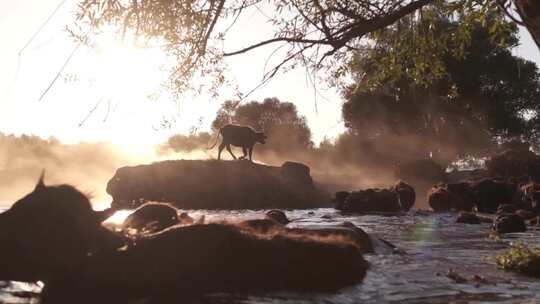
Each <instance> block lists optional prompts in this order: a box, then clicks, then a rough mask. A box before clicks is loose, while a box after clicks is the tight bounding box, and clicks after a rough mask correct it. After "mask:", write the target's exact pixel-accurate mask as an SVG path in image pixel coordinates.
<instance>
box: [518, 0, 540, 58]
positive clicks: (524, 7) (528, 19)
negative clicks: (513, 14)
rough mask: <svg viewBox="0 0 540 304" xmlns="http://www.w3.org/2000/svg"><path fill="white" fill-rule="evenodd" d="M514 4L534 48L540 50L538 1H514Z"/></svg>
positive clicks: (539, 10) (539, 2)
mask: <svg viewBox="0 0 540 304" xmlns="http://www.w3.org/2000/svg"><path fill="white" fill-rule="evenodd" d="M514 3H515V5H516V8H517V11H518V13H519V15H520V16H521V19H522V20H523V23H524V25H525V27H527V29H528V30H529V33H531V36H532V37H533V39H534V42H535V43H536V46H537V47H538V48H539V49H540V1H538V0H515V1H514Z"/></svg>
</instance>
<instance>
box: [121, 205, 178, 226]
mask: <svg viewBox="0 0 540 304" xmlns="http://www.w3.org/2000/svg"><path fill="white" fill-rule="evenodd" d="M178 223H179V220H178V210H177V209H176V208H174V207H172V206H171V205H169V204H163V203H146V204H144V205H142V206H141V207H139V208H137V209H136V210H135V211H134V212H133V213H132V214H130V215H129V216H128V217H127V218H126V219H125V220H124V223H123V224H122V228H123V229H124V230H128V229H134V230H136V231H137V232H140V233H155V232H157V231H160V230H163V229H165V228H168V227H171V226H173V225H176V224H178Z"/></svg>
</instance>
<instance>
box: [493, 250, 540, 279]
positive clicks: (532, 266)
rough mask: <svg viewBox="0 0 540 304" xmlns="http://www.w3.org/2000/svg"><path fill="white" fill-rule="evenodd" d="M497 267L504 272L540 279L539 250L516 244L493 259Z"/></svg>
mask: <svg viewBox="0 0 540 304" xmlns="http://www.w3.org/2000/svg"><path fill="white" fill-rule="evenodd" d="M495 261H496V262H497V266H498V267H499V268H501V269H504V270H510V271H515V272H519V273H522V274H526V275H530V276H535V277H540V248H529V247H527V246H525V245H523V244H522V243H518V244H516V245H515V246H514V247H513V248H511V249H510V250H508V251H507V252H505V253H503V254H501V255H499V256H497V257H495Z"/></svg>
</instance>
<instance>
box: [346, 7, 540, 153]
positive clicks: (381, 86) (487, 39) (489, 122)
mask: <svg viewBox="0 0 540 304" xmlns="http://www.w3.org/2000/svg"><path fill="white" fill-rule="evenodd" d="M437 16H438V19H437V21H436V22H435V23H430V25H429V28H431V29H439V32H440V33H439V34H440V35H442V36H444V35H446V34H445V33H455V32H456V31H455V29H456V28H459V27H461V25H462V24H463V21H461V20H455V21H453V18H454V17H452V18H450V17H447V16H446V17H445V16H444V15H443V14H438V15H437ZM404 20H405V19H404ZM490 22H491V21H490V20H486V21H485V22H482V21H481V20H480V21H476V22H474V23H473V24H472V25H471V27H470V28H468V29H467V36H468V37H469V38H470V42H469V43H466V44H463V45H462V47H459V48H456V47H452V48H451V47H450V46H452V45H454V46H455V45H456V41H452V39H448V40H447V43H448V44H447V45H442V46H441V45H435V44H432V45H430V46H428V48H429V47H433V48H438V47H440V48H439V51H438V53H437V54H438V55H437V58H434V59H433V61H432V62H431V63H429V62H428V61H427V60H428V59H426V61H424V62H423V63H422V62H420V63H418V62H417V58H416V56H414V55H411V57H410V59H403V60H397V59H396V61H395V62H400V65H399V66H398V67H396V66H395V65H391V64H390V65H388V64H387V60H388V58H390V57H391V56H392V55H391V54H392V53H399V52H400V51H399V50H400V49H402V48H403V45H404V41H407V39H408V38H407V37H409V38H410V37H413V36H414V35H415V33H416V31H417V29H416V27H412V28H411V27H405V28H402V29H401V30H400V31H399V33H400V38H399V39H397V40H393V38H394V37H395V36H394V35H393V33H391V34H390V35H387V36H384V37H382V36H381V37H380V41H384V45H383V44H380V43H378V44H376V45H375V47H374V48H373V49H372V50H371V51H370V52H362V53H360V54H358V55H357V56H356V57H355V58H356V59H355V60H354V61H352V62H350V70H351V72H352V73H353V75H355V76H356V77H355V79H356V80H357V83H356V84H355V85H353V86H351V87H348V88H346V89H345V90H344V96H345V98H346V100H347V101H346V102H345V104H344V105H343V109H342V114H343V118H344V121H345V125H346V126H347V127H348V128H349V129H350V130H351V133H352V134H354V135H357V136H359V137H361V138H364V140H365V139H369V140H371V141H373V142H375V141H379V142H384V143H387V144H389V145H390V144H395V145H398V146H399V147H400V149H403V147H402V146H403V145H407V143H406V142H405V141H404V140H403V139H408V140H409V141H410V143H411V144H412V145H414V146H416V154H417V157H420V158H422V157H433V158H435V159H436V160H437V161H440V162H441V163H448V162H451V161H454V160H455V159H456V158H466V157H470V156H483V155H485V154H486V153H488V152H489V149H491V148H492V147H493V146H494V145H493V144H494V142H495V139H497V140H500V139H504V138H511V137H522V138H527V139H530V138H531V136H530V135H529V134H531V133H532V132H531V129H530V125H531V122H530V121H527V120H525V119H524V118H523V113H524V112H531V111H532V112H534V111H536V110H537V108H538V101H539V100H540V74H539V73H538V70H537V67H536V65H535V63H533V62H530V61H527V60H524V59H522V58H519V57H516V56H514V55H512V53H511V48H512V47H513V46H514V45H515V43H516V42H517V36H516V33H517V29H516V28H515V27H513V26H511V25H509V28H511V29H512V31H506V32H505V34H504V35H503V36H501V40H500V41H495V40H494V39H493V35H492V33H491V29H490V27H489V26H486V25H490V24H491V23H490ZM497 26H502V25H497ZM502 27H503V28H506V27H505V26H502ZM387 31H391V29H388V30H387ZM439 34H437V35H439ZM499 34H500V35H502V33H500V32H499ZM434 35H435V34H434ZM435 40H436V39H435ZM443 40H444V39H442V40H439V42H437V43H441V41H443ZM501 41H504V43H501ZM434 43H435V42H434ZM412 46H413V45H410V47H412ZM406 47H407V46H406V45H405V48H406ZM419 48H421V46H420V47H419ZM386 50H390V52H387V51H386ZM449 50H452V51H451V52H450V51H449ZM457 50H459V51H457ZM423 52H425V51H421V53H423ZM389 56H390V57H389ZM399 56H401V57H407V52H405V53H399V54H398V57H399ZM430 56H431V55H430ZM404 63H406V64H405V65H403V64H404ZM385 64H387V65H385ZM423 67H424V68H425V69H424V70H421V69H422V68H423ZM434 67H436V68H434ZM426 69H427V70H426ZM434 69H436V70H437V71H440V72H441V73H439V72H437V75H435V74H433V73H431V72H433V71H434ZM381 71H382V73H381ZM414 71H416V72H418V73H419V75H420V74H422V75H424V76H426V77H427V78H426V79H424V80H422V81H420V82H419V79H420V78H418V77H416V76H415V75H417V74H415V73H416V72H414ZM443 71H444V72H443ZM430 75H431V76H430ZM411 154H414V151H411Z"/></svg>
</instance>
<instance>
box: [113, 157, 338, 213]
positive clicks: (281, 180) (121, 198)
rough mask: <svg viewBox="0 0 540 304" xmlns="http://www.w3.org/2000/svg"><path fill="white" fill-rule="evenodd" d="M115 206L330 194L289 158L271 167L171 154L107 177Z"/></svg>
mask: <svg viewBox="0 0 540 304" xmlns="http://www.w3.org/2000/svg"><path fill="white" fill-rule="evenodd" d="M107 193H109V194H110V195H111V196H112V197H113V203H112V206H113V207H115V208H135V207H137V206H139V205H140V204H141V203H144V202H146V201H157V202H168V203H171V204H173V205H174V206H176V207H179V208H185V209H245V208H249V209H267V208H284V209H288V208H295V209H302V208H316V207H324V206H327V204H328V203H327V202H328V201H329V200H330V198H329V196H328V195H327V194H326V193H324V192H322V191H320V190H318V189H317V188H316V186H315V185H314V183H313V180H312V179H311V177H310V176H309V168H308V167H307V166H305V165H302V164H299V163H292V162H286V163H285V164H284V166H283V167H273V166H266V165H261V164H256V163H252V162H249V161H216V160H169V161H163V162H156V163H153V164H149V165H140V166H134V167H123V168H120V169H118V170H117V171H116V173H115V175H114V176H113V178H112V179H111V180H110V181H109V182H108V183H107Z"/></svg>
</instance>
